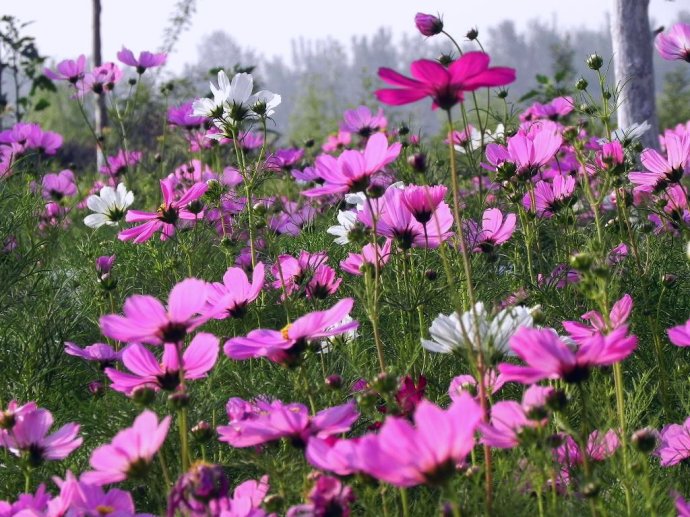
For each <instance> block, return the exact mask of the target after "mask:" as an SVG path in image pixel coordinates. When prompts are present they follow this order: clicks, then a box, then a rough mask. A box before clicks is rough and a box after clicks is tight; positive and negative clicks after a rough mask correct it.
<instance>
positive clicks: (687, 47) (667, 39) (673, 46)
mask: <svg viewBox="0 0 690 517" xmlns="http://www.w3.org/2000/svg"><path fill="white" fill-rule="evenodd" d="M654 44H655V45H656V49H657V51H658V52H659V55H660V56H661V57H662V58H664V59H666V60H667V61H672V60H674V59H678V60H682V61H688V62H690V25H688V24H687V23H676V24H675V25H673V27H671V28H670V29H669V31H668V32H667V33H663V32H660V33H659V34H658V35H657V37H656V40H655V41H654Z"/></svg>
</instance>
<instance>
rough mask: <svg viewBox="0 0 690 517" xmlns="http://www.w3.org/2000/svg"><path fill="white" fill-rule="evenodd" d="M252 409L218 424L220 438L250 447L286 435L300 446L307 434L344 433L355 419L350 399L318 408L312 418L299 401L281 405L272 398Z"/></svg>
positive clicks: (234, 444)
mask: <svg viewBox="0 0 690 517" xmlns="http://www.w3.org/2000/svg"><path fill="white" fill-rule="evenodd" d="M253 409H254V411H253V412H251V413H245V414H242V415H241V417H240V418H237V419H231V420H230V423H229V425H227V426H219V427H218V434H219V435H220V441H222V442H226V443H229V444H230V445H232V446H233V447H252V446H256V445H261V444H264V443H267V442H271V441H274V440H279V439H281V438H288V439H289V440H290V441H291V443H292V444H293V445H295V446H297V447H300V448H302V447H304V446H306V444H307V441H308V440H309V437H310V436H317V437H319V438H325V437H327V436H331V435H336V434H340V433H345V432H347V431H349V430H350V427H352V424H353V423H354V422H355V421H356V420H357V419H358V418H359V413H358V412H357V408H356V405H355V403H354V402H347V403H345V404H342V405H340V406H334V407H331V408H328V409H324V410H322V411H319V412H318V413H316V415H314V416H313V417H310V416H309V410H308V409H307V407H306V406H305V405H303V404H299V403H296V402H293V403H291V404H285V403H283V402H281V401H280V400H275V401H273V402H271V403H270V404H269V403H267V402H259V403H258V404H257V407H256V408H253Z"/></svg>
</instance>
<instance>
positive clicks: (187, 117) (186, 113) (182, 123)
mask: <svg viewBox="0 0 690 517" xmlns="http://www.w3.org/2000/svg"><path fill="white" fill-rule="evenodd" d="M207 120H208V119H207V118H206V117H199V116H196V115H194V110H193V109H192V101H189V102H185V103H183V104H180V105H179V106H171V107H170V108H168V123H169V124H171V125H173V126H177V127H182V128H184V129H186V130H188V131H191V130H193V129H200V128H201V127H202V126H203V125H204V124H205V123H206V121H207Z"/></svg>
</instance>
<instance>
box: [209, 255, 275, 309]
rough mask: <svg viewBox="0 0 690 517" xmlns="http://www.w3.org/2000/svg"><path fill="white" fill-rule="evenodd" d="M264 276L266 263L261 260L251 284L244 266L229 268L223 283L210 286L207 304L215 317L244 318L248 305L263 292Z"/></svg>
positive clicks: (255, 269)
mask: <svg viewBox="0 0 690 517" xmlns="http://www.w3.org/2000/svg"><path fill="white" fill-rule="evenodd" d="M264 278H265V274H264V265H263V263H261V262H259V263H257V264H256V267H255V268H254V271H253V272H252V282H251V284H250V283H249V279H248V278H247V273H245V272H244V270H243V269H242V268H239V267H231V268H228V270H227V271H226V272H225V274H224V275H223V282H222V283H221V282H214V283H212V284H210V285H209V287H208V300H207V305H208V308H209V309H210V310H212V311H213V312H214V314H215V316H214V318H215V319H217V320H222V319H225V318H227V317H230V318H242V317H243V316H244V315H245V314H246V313H247V305H249V303H251V302H253V301H254V300H256V298H257V297H258V296H259V294H260V293H261V289H262V288H263V286H264ZM221 308H222V310H219V309H221Z"/></svg>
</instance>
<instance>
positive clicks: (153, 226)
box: [118, 179, 208, 244]
mask: <svg viewBox="0 0 690 517" xmlns="http://www.w3.org/2000/svg"><path fill="white" fill-rule="evenodd" d="M160 183H161V191H162V192H163V204H161V206H160V207H158V210H156V211H155V212H142V211H141V210H130V211H129V212H127V215H126V217H125V220H126V221H127V222H128V223H141V222H143V223H144V224H141V225H139V226H133V227H132V228H128V229H127V230H122V231H121V232H120V233H119V235H118V239H120V240H121V241H129V240H131V241H133V242H134V243H136V244H140V243H142V242H145V241H147V240H149V239H150V238H151V237H152V236H153V234H154V233H156V232H157V231H160V232H161V240H162V241H164V240H167V239H168V238H170V237H172V236H173V235H174V234H175V226H176V225H177V224H178V222H179V220H180V219H183V220H188V221H194V220H196V219H198V218H199V214H195V213H192V212H190V211H189V209H188V208H187V206H188V205H189V204H190V203H191V202H192V201H196V200H197V199H199V198H200V197H201V196H203V195H204V193H205V192H206V190H207V189H208V185H207V184H206V183H196V184H194V185H192V186H191V187H190V188H189V189H188V190H187V191H186V192H185V193H184V194H182V196H180V198H179V199H178V200H175V192H174V189H173V185H172V183H171V181H170V180H168V179H164V180H161V182H160Z"/></svg>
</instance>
